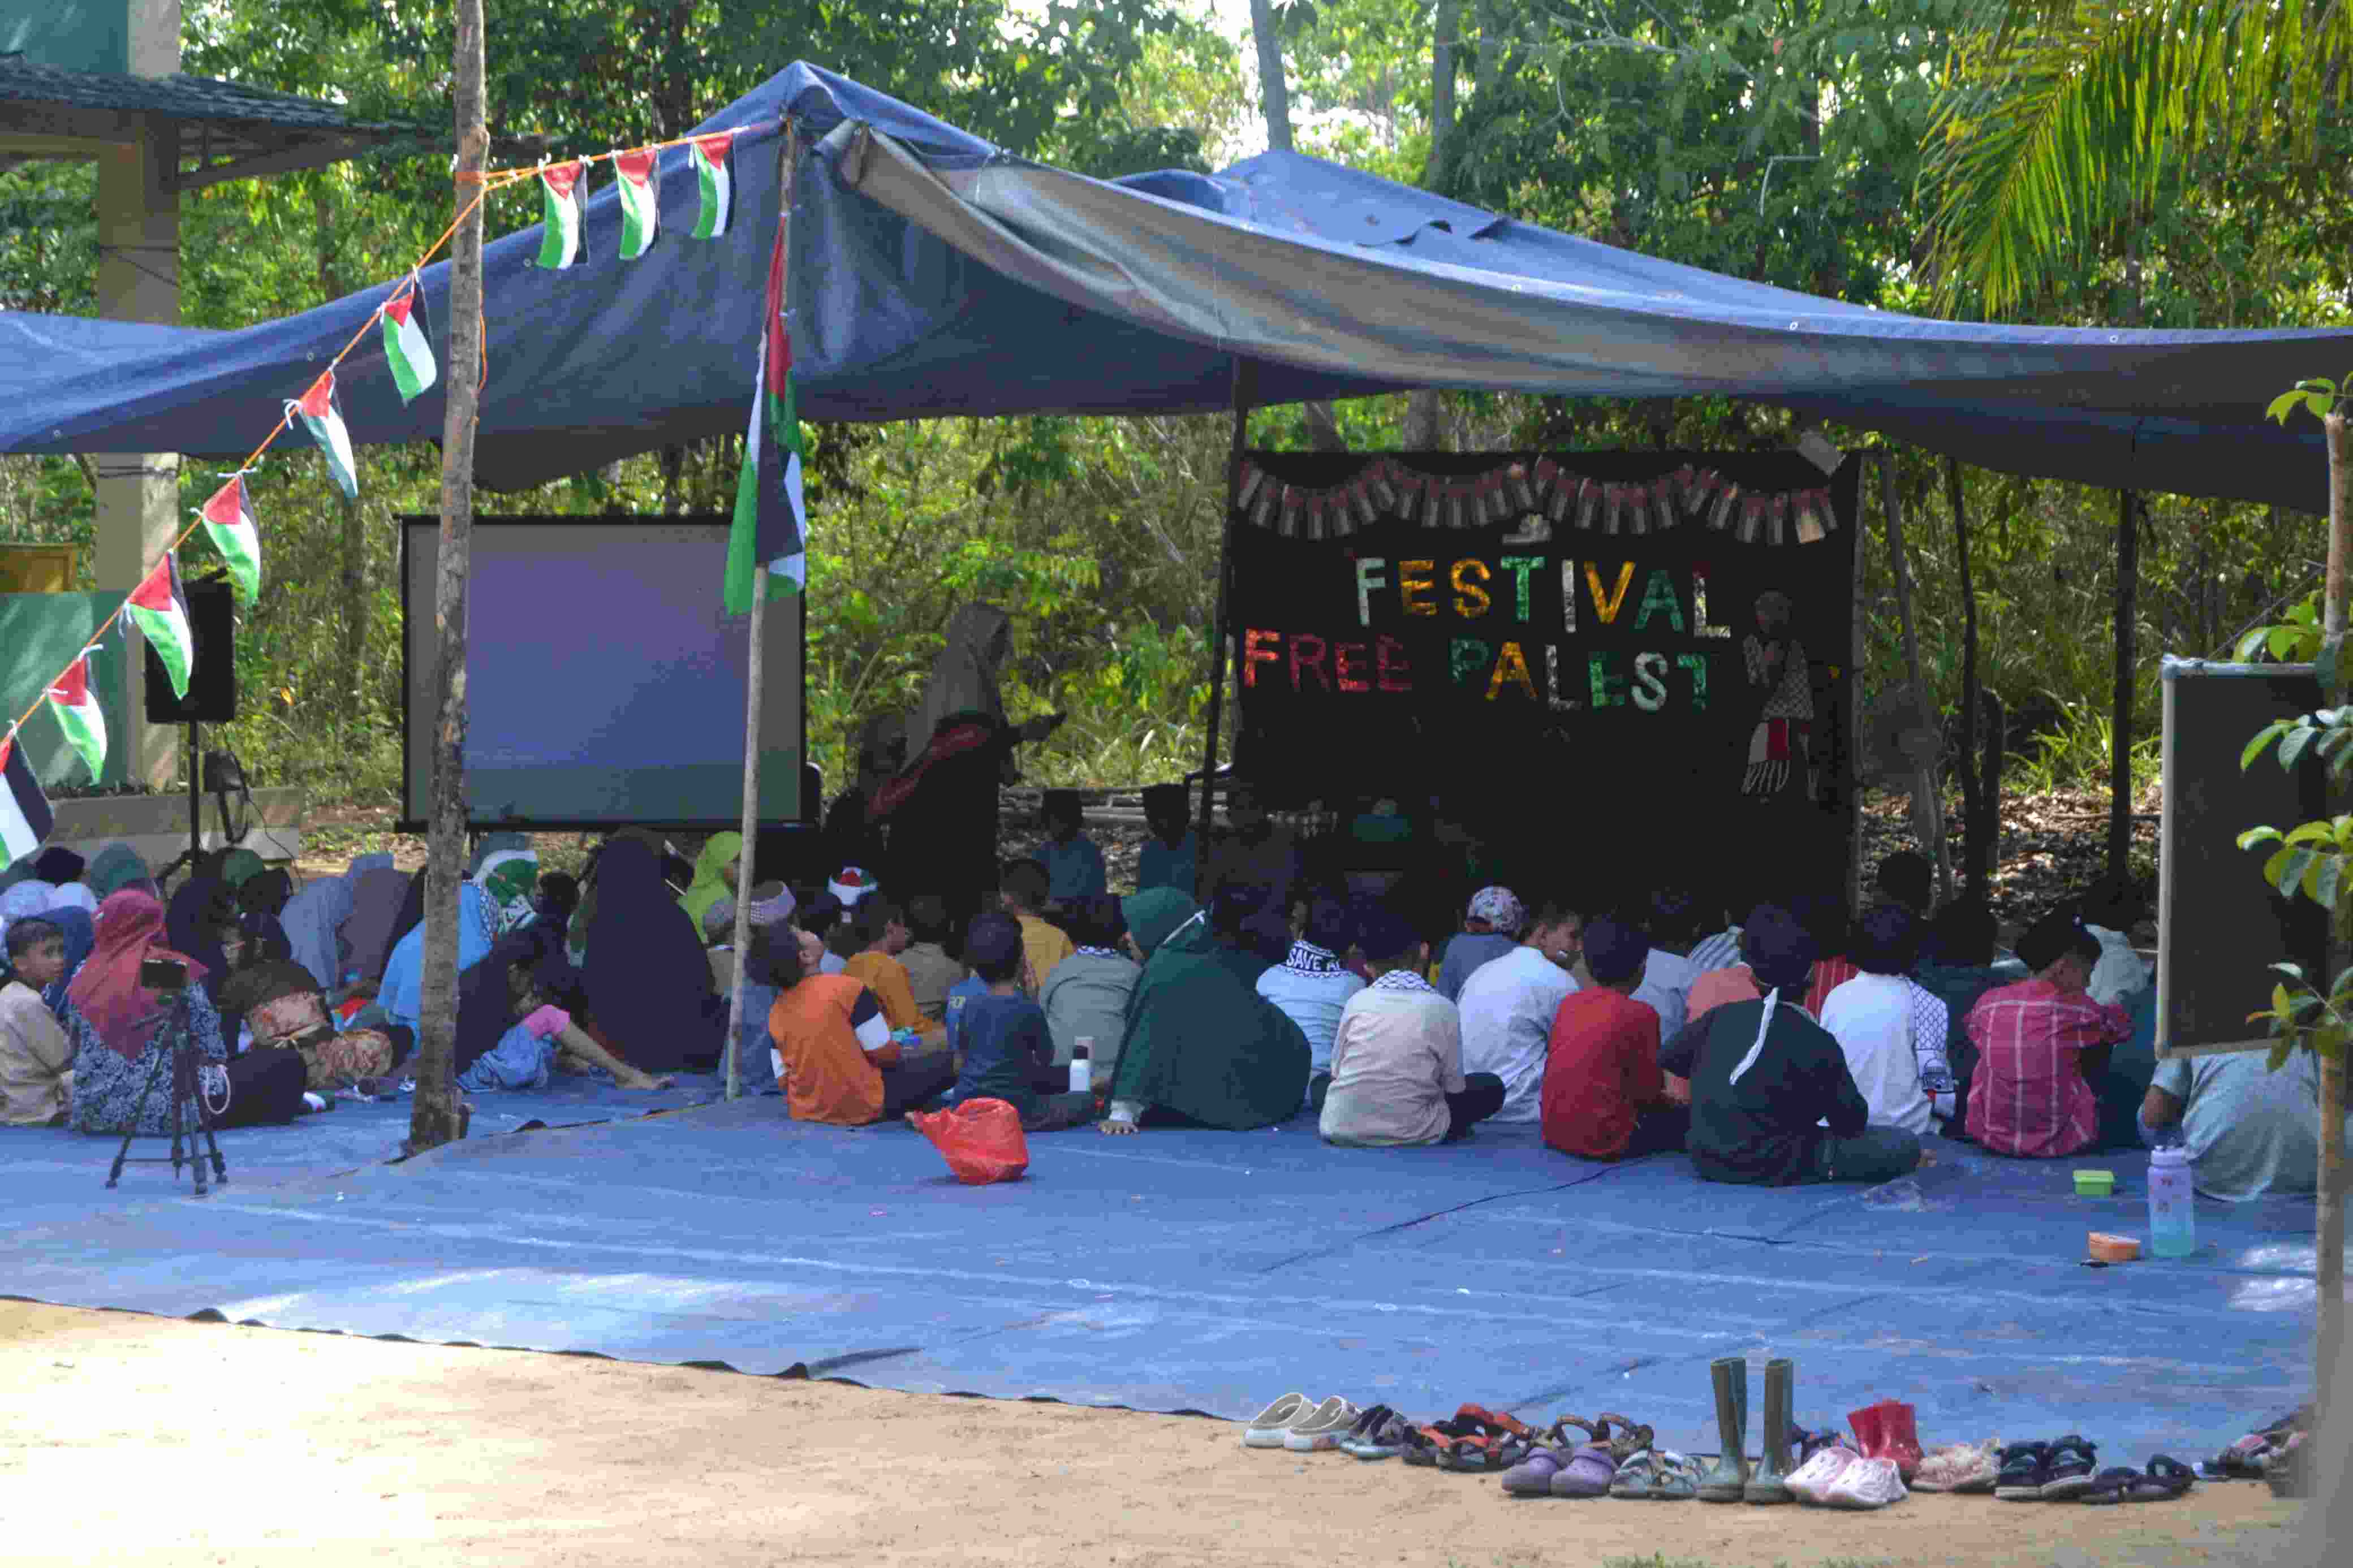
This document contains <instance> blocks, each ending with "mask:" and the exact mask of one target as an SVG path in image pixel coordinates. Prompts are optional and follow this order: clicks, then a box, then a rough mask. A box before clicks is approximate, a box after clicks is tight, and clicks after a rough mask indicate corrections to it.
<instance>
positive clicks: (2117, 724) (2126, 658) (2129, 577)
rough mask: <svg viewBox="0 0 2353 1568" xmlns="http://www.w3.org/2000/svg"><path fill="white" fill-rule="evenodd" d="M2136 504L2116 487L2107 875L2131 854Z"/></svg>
mask: <svg viewBox="0 0 2353 1568" xmlns="http://www.w3.org/2000/svg"><path fill="white" fill-rule="evenodd" d="M2139 589H2140V510H2139V507H2138V505H2137V502H2136V500H2135V499H2134V496H2133V493H2132V491H2130V490H2118V491H2117V492H2116V694H2115V704H2116V705H2115V708H2114V710H2113V711H2112V713H2111V716H2110V723H2109V727H2108V875H2109V876H2111V877H2121V876H2123V875H2124V874H2125V872H2126V868H2127V865H2128V863H2129V861H2130V858H2131V856H2132V826H2133V825H2132V805H2133V786H2132V745H2133V670H2134V668H2135V666H2136V665H2137V662H2138V657H2139V651H2140V650H2139V635H2138V634H2139V631H2140V594H2139Z"/></svg>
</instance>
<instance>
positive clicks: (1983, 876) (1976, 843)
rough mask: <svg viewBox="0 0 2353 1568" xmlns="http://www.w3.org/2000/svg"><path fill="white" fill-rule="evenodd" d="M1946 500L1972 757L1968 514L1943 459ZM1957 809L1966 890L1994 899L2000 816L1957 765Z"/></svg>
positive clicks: (1973, 661)
mask: <svg viewBox="0 0 2353 1568" xmlns="http://www.w3.org/2000/svg"><path fill="white" fill-rule="evenodd" d="M1945 500H1946V502H1947V505H1949V506H1950V507H1951V508H1952V510H1953V543H1954V552H1955V553H1956V554H1957V556H1958V557H1959V562H1960V569H1961V754H1962V755H1963V756H1965V757H1967V756H1972V755H1974V754H1975V753H1976V752H1977V747H1978V707H1979V704H1978V586H1977V579H1976V577H1975V576H1973V575H1972V574H1971V573H1970V571H1969V518H1968V510H1967V508H1966V507H1965V506H1964V504H1963V501H1962V496H1961V465H1960V462H1959V460H1958V459H1957V458H1946V459H1945ZM1961 809H1962V813H1963V815H1964V816H1966V817H1967V818H1968V845H1967V854H1966V857H1965V863H1964V867H1963V880H1964V881H1965V882H1966V883H1967V886H1968V892H1970V893H1971V894H1973V895H1974V896H1976V897H1977V898H1979V899H1983V900H1988V901H1990V900H1992V898H1993V860H1994V839H1995V837H1997V836H1998V835H1999V834H2000V832H2001V823H2000V819H1999V818H1996V819H1995V820H1994V821H1993V822H1991V823H1990V824H1989V823H1988V822H1987V820H1986V816H1987V813H1986V799H1985V790H1984V788H1983V787H1982V786H1981V785H1980V784H1979V783H1978V777H1977V771H1976V770H1975V769H1974V768H1968V767H1964V768H1962V769H1961Z"/></svg>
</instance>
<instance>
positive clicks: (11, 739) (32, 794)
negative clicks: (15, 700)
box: [0, 730, 57, 871]
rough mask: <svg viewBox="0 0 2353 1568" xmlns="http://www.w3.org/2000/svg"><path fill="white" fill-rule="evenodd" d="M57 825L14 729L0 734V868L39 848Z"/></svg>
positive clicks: (6, 866) (9, 865)
mask: <svg viewBox="0 0 2353 1568" xmlns="http://www.w3.org/2000/svg"><path fill="white" fill-rule="evenodd" d="M55 826H57V818H56V817H55V816H52V815H51V814H50V811H49V797H48V796H47V795H44V794H42V793H41V781H40V780H38V779H37V778H35V777H34V776H33V764H32V763H29V762H27V761H26V759H25V748H24V747H22V746H19V745H18V744H16V731H14V730H11V731H8V733H7V734H6V735H5V736H0V871H5V870H6V869H7V868H9V867H11V866H13V865H15V864H16V862H17V861H19V860H22V859H24V858H26V856H28V855H30V854H32V853H33V852H34V851H35V850H37V849H38V848H39V847H41V841H42V840H43V839H45V838H47V837H48V836H49V829H50V828H52V827H55Z"/></svg>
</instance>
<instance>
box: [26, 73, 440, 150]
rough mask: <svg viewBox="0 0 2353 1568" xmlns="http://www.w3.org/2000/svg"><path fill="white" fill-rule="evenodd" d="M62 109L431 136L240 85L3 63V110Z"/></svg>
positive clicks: (422, 128)
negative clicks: (14, 105)
mask: <svg viewBox="0 0 2353 1568" xmlns="http://www.w3.org/2000/svg"><path fill="white" fill-rule="evenodd" d="M7 101H14V102H19V103H49V104H63V105H65V106H67V107H69V108H73V109H111V110H120V111H121V112H124V113H131V114H168V115H172V116H174V117H175V118H178V119H182V120H200V121H202V120H209V121H230V122H238V121H242V122H244V123H247V124H257V125H259V124H266V125H276V126H283V127H286V128H288V129H292V130H305V131H323V132H340V133H342V134H345V135H350V134H353V133H359V134H363V135H364V134H366V133H369V132H375V133H376V134H378V135H430V134H433V133H434V132H432V131H431V130H429V129H428V128H427V127H425V126H422V125H416V124H409V123H405V122H400V121H358V120H353V118H352V117H351V115H350V113H349V111H347V110H344V109H343V107H342V106H341V105H339V104H332V103H322V102H321V101H320V100H317V99H314V98H298V97H296V96H294V95H293V94H292V93H287V92H270V91H269V90H267V89H262V88H258V87H247V86H245V85H244V84H242V83H240V82H233V81H216V80H214V79H211V78H209V77H201V76H184V75H179V74H176V73H175V74H174V75H172V76H165V77H140V76H119V75H116V74H114V73H112V72H109V71H84V70H69V69H67V68H64V67H62V66H44V65H34V64H31V63H29V62H27V61H25V60H20V59H9V58H0V102H7Z"/></svg>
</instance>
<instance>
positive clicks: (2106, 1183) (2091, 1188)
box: [2075, 1171, 2116, 1198]
mask: <svg viewBox="0 0 2353 1568" xmlns="http://www.w3.org/2000/svg"><path fill="white" fill-rule="evenodd" d="M2075 1195H2076V1196H2077V1197H2079V1198H2112V1197H2114V1196H2116V1173H2115V1172H2114V1171H2078V1172H2076V1173H2075Z"/></svg>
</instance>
